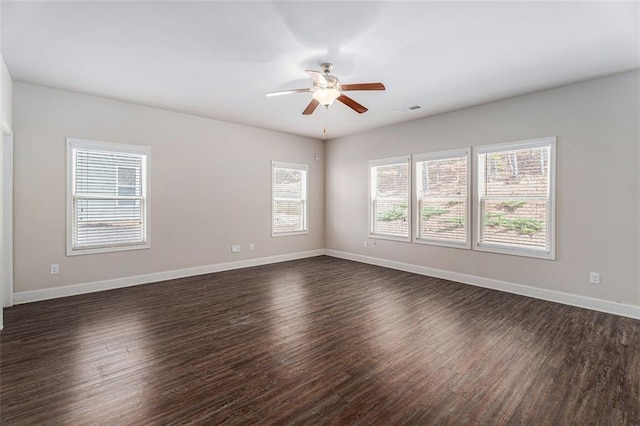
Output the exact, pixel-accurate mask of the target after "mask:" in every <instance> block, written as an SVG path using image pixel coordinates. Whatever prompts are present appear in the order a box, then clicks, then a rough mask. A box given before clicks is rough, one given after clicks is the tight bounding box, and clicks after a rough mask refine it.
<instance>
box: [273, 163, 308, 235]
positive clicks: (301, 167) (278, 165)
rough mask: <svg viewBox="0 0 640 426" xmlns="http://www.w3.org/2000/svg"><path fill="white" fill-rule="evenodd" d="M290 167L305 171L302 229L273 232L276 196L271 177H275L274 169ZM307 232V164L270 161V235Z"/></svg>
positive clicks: (304, 233)
mask: <svg viewBox="0 0 640 426" xmlns="http://www.w3.org/2000/svg"><path fill="white" fill-rule="evenodd" d="M276 168H280V169H292V170H301V171H304V172H305V178H304V181H305V182H304V186H303V188H302V192H303V198H302V199H301V201H302V206H303V209H302V215H303V217H302V222H303V228H304V229H303V230H301V231H286V232H275V228H274V226H273V225H274V220H275V212H274V210H275V209H274V206H275V201H277V200H276V197H275V194H274V189H275V188H274V185H273V179H274V177H275V169H276ZM307 234H309V165H308V164H299V163H289V162H283V161H275V160H273V161H271V236H272V237H288V236H293V235H307Z"/></svg>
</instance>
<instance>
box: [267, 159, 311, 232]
mask: <svg viewBox="0 0 640 426" xmlns="http://www.w3.org/2000/svg"><path fill="white" fill-rule="evenodd" d="M308 170H309V168H308V166H307V165H306V164H292V163H280V162H276V161H274V162H272V165H271V195H272V201H271V212H272V214H271V217H272V221H271V222H272V223H271V226H272V228H271V234H272V235H273V236H279V235H294V234H306V233H307V232H308V228H307V174H308Z"/></svg>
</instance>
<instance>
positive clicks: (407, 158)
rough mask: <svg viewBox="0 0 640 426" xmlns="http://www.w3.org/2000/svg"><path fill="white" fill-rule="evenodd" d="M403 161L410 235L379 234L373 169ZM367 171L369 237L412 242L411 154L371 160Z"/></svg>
mask: <svg viewBox="0 0 640 426" xmlns="http://www.w3.org/2000/svg"><path fill="white" fill-rule="evenodd" d="M402 163H407V168H408V171H407V181H408V182H407V185H408V188H407V194H408V196H407V222H408V223H407V226H408V228H407V229H408V235H407V236H406V237H400V236H396V235H387V234H377V233H374V228H375V218H374V217H373V215H374V211H375V209H374V207H373V204H374V191H373V180H372V173H371V171H372V169H373V168H374V167H379V166H390V165H394V164H402ZM367 172H368V178H367V186H368V188H369V189H368V192H369V203H368V213H369V232H368V234H369V235H368V236H369V238H373V239H380V240H392V241H401V242H407V243H410V242H412V240H413V228H412V223H413V221H412V216H413V213H412V212H413V209H412V198H413V197H412V195H411V194H412V191H413V183H412V182H413V178H412V176H413V171H412V162H411V155H401V156H397V157H389V158H380V159H377V160H369V167H368V168H367Z"/></svg>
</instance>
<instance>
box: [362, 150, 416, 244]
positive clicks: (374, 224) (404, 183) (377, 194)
mask: <svg viewBox="0 0 640 426" xmlns="http://www.w3.org/2000/svg"><path fill="white" fill-rule="evenodd" d="M410 164H411V156H403V157H395V158H387V159H383V160H373V161H370V162H369V169H370V188H369V209H370V212H369V213H370V214H369V218H370V219H369V220H370V230H369V236H370V237H374V238H388V239H394V240H401V241H410V240H411V236H410V234H409V230H410V229H411V227H410V222H411V220H410V217H409V212H410V211H411V207H410V197H409V194H410V193H411V188H410V182H411V178H410V174H411V171H410Z"/></svg>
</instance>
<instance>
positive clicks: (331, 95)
mask: <svg viewBox="0 0 640 426" xmlns="http://www.w3.org/2000/svg"><path fill="white" fill-rule="evenodd" d="M311 96H313V99H315V100H317V101H318V102H320V105H322V106H329V105H331V104H333V102H334V101H335V100H336V99H338V97H339V96H340V91H339V90H338V89H318V90H316V91H315V92H313V95H311Z"/></svg>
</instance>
